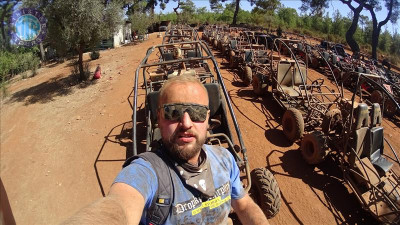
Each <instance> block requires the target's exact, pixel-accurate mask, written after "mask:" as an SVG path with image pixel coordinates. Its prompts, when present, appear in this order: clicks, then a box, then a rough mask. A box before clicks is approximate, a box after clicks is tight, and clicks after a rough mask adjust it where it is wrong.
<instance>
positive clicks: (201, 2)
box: [156, 0, 400, 33]
mask: <svg viewBox="0 0 400 225" xmlns="http://www.w3.org/2000/svg"><path fill="white" fill-rule="evenodd" d="M192 1H193V2H194V3H195V5H196V7H197V8H201V7H207V9H209V10H210V3H209V1H208V0H192ZM227 2H228V3H229V2H231V1H229V0H228V1H227ZM281 3H282V4H283V5H284V6H285V7H289V8H294V9H296V10H297V12H298V13H299V14H300V13H301V12H300V10H299V8H300V6H301V0H281ZM177 5H178V3H177V2H174V1H173V0H170V1H169V3H168V4H167V7H166V9H165V10H163V11H162V12H163V13H169V12H173V8H174V7H176V6H177ZM382 5H383V4H382ZM354 6H358V5H357V4H354ZM240 7H241V9H243V10H247V11H251V10H252V9H253V7H252V6H251V5H250V2H249V1H247V0H241V1H240ZM336 10H339V12H340V14H341V15H342V16H348V15H349V13H350V11H351V10H350V9H349V8H348V7H347V5H344V4H343V3H342V2H340V1H339V0H331V1H330V2H329V8H328V9H327V10H326V12H329V15H330V17H332V15H333V13H334V12H335V11H336ZM160 11H161V9H160V8H159V7H157V8H156V12H157V13H159V12H160ZM362 15H365V16H368V18H370V19H371V15H370V13H369V12H367V11H365V10H363V12H362ZM386 15H387V11H386V9H385V7H384V6H383V9H382V10H381V11H379V12H377V13H376V16H377V19H378V22H379V21H382V20H383V19H384V18H385V16H386ZM399 28H400V19H399V20H398V21H397V23H396V24H394V25H393V24H391V23H390V22H388V23H387V24H386V25H385V26H384V27H383V28H382V31H384V30H385V29H388V31H389V32H390V33H395V31H397V32H400V29H399Z"/></svg>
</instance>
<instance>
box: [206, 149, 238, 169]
mask: <svg viewBox="0 0 400 225" xmlns="http://www.w3.org/2000/svg"><path fill="white" fill-rule="evenodd" d="M203 148H204V149H205V151H206V152H207V155H208V156H209V158H210V159H211V160H212V161H213V160H214V161H215V160H216V161H222V162H223V164H225V165H226V166H228V167H230V166H229V165H231V164H232V161H233V160H234V159H233V156H232V154H231V153H230V152H229V150H228V149H226V148H224V147H221V146H218V145H204V146H203ZM231 166H232V165H231Z"/></svg>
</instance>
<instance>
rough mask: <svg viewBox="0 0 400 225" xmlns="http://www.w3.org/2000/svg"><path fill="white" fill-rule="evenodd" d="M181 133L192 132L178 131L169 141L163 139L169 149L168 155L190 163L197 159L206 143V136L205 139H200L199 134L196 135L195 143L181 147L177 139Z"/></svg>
mask: <svg viewBox="0 0 400 225" xmlns="http://www.w3.org/2000/svg"><path fill="white" fill-rule="evenodd" d="M181 132H190V131H187V130H186V131H183V130H177V131H175V132H174V133H173V135H172V136H171V137H170V138H169V139H168V140H165V139H163V143H164V145H165V146H166V147H167V150H168V153H169V154H170V155H171V156H172V157H173V158H174V159H178V160H181V161H184V162H187V161H189V160H190V159H192V158H193V157H195V156H196V155H197V154H198V153H199V152H200V151H201V147H202V146H203V144H204V143H205V141H206V140H205V135H204V137H203V138H200V137H199V135H198V134H194V133H192V132H190V133H191V134H193V135H194V137H195V139H196V141H195V142H194V143H187V144H185V145H183V146H182V145H179V144H178V142H177V139H178V138H179V135H180V133H181Z"/></svg>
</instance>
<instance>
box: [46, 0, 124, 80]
mask: <svg viewBox="0 0 400 225" xmlns="http://www.w3.org/2000/svg"><path fill="white" fill-rule="evenodd" d="M45 16H46V18H47V19H48V35H47V37H48V40H49V42H50V43H51V45H52V46H54V47H55V48H56V49H57V52H58V53H61V54H62V53H66V52H67V51H69V50H71V49H73V50H76V52H78V55H79V60H78V63H79V74H80V79H81V80H86V79H87V78H88V77H87V76H86V75H85V72H84V68H83V52H84V50H85V49H86V48H92V47H94V46H96V45H98V44H99V43H100V41H101V40H102V39H106V38H109V37H111V36H112V35H113V34H114V33H115V32H116V31H117V29H118V28H119V26H120V25H121V23H122V18H123V11H122V5H120V4H119V3H118V2H115V1H112V2H110V3H106V4H105V3H104V2H103V1H100V0H75V1H65V0H53V1H49V4H48V5H47V7H46V9H45Z"/></svg>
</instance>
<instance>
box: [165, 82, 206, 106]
mask: <svg viewBox="0 0 400 225" xmlns="http://www.w3.org/2000/svg"><path fill="white" fill-rule="evenodd" d="M200 85H201V84H196V83H173V84H171V85H170V86H168V88H167V89H166V90H165V92H164V96H163V97H162V101H163V104H165V103H178V102H192V103H199V104H204V105H206V104H207V103H208V96H207V91H206V90H204V88H203V87H201V86H200Z"/></svg>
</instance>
